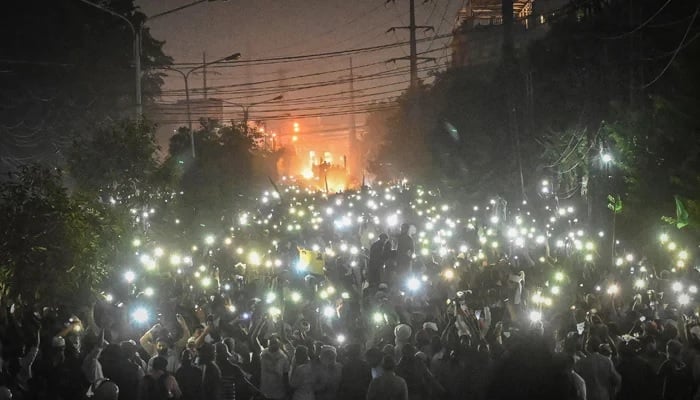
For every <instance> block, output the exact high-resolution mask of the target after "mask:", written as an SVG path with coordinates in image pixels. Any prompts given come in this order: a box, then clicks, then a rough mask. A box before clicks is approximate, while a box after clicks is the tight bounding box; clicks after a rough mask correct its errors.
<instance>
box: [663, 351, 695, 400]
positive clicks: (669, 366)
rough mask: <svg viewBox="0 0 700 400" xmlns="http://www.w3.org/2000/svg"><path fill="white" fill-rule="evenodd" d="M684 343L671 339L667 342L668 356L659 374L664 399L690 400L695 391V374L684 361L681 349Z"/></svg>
mask: <svg viewBox="0 0 700 400" xmlns="http://www.w3.org/2000/svg"><path fill="white" fill-rule="evenodd" d="M682 350H683V344H681V342H679V341H677V340H670V341H669V342H668V343H667V344H666V357H667V358H668V359H667V360H666V361H665V362H664V363H663V364H661V367H659V371H658V373H657V374H658V375H659V377H660V378H661V380H662V396H661V398H662V399H663V400H690V399H691V398H692V391H693V376H692V371H691V369H690V367H689V366H688V365H687V364H686V363H684V362H683V360H682V358H681V351H682Z"/></svg>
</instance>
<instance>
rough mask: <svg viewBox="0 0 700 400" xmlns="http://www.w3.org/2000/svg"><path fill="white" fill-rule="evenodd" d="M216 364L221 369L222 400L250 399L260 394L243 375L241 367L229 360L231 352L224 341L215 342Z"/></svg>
mask: <svg viewBox="0 0 700 400" xmlns="http://www.w3.org/2000/svg"><path fill="white" fill-rule="evenodd" d="M215 348H216V365H217V366H218V367H219V369H220V370H221V395H222V399H223V400H235V399H250V398H251V397H252V396H253V394H260V392H259V391H258V389H257V388H256V387H255V386H254V385H253V384H252V383H251V382H250V381H248V379H247V378H246V376H245V373H244V372H243V370H241V368H240V367H239V366H238V365H236V364H234V363H233V362H231V353H229V351H228V347H227V346H226V344H225V343H221V342H220V343H217V344H216V345H215Z"/></svg>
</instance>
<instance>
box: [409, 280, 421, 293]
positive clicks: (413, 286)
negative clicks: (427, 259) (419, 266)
mask: <svg viewBox="0 0 700 400" xmlns="http://www.w3.org/2000/svg"><path fill="white" fill-rule="evenodd" d="M420 285H421V283H420V280H419V279H418V278H415V277H412V278H409V279H408V282H407V285H406V286H407V287H408V289H409V290H412V291H416V290H418V289H420Z"/></svg>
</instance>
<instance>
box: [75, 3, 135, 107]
mask: <svg viewBox="0 0 700 400" xmlns="http://www.w3.org/2000/svg"><path fill="white" fill-rule="evenodd" d="M80 1H82V2H83V3H85V4H87V5H90V6H92V7H95V8H97V9H99V10H102V11H104V12H106V13H109V14H111V15H113V16H115V17H117V18H120V19H121V20H123V21H124V22H126V23H127V25H129V28H131V34H132V35H133V37H134V45H133V46H134V69H135V70H136V118H137V119H138V118H141V115H143V104H142V103H141V26H139V29H136V27H135V26H134V24H133V23H132V22H131V21H129V19H128V18H127V17H125V16H123V15H121V14H119V13H116V12H114V11H112V10H110V9H109V8H106V7H103V6H101V5H99V4H95V3H92V2H90V1H88V0H80Z"/></svg>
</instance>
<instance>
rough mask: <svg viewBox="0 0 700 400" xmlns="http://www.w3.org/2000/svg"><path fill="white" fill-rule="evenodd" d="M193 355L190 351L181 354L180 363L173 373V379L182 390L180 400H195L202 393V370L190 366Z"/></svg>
mask: <svg viewBox="0 0 700 400" xmlns="http://www.w3.org/2000/svg"><path fill="white" fill-rule="evenodd" d="M193 359H194V354H193V353H192V351H191V350H184V351H183V352H182V363H181V365H180V368H178V370H177V372H176V373H175V379H177V383H178V384H179V385H180V390H182V400H197V399H198V398H199V394H200V393H201V391H202V370H201V369H199V368H198V367H196V366H194V365H192V360H193Z"/></svg>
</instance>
